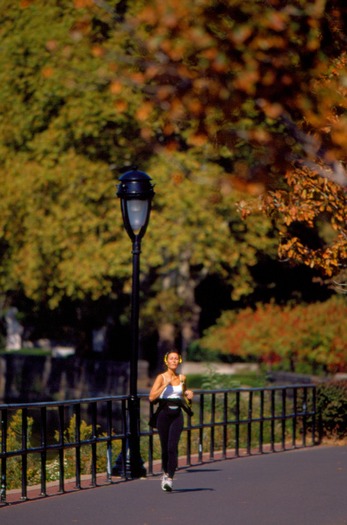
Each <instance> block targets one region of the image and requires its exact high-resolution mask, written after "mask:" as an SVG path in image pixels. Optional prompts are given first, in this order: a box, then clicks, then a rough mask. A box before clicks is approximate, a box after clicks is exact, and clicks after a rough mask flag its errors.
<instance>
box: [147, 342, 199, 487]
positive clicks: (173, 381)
mask: <svg viewBox="0 0 347 525" xmlns="http://www.w3.org/2000/svg"><path fill="white" fill-rule="evenodd" d="M164 363H165V365H166V371H165V372H164V373H163V374H159V375H158V376H157V377H156V379H155V381H154V383H153V386H152V389H151V391H150V393H149V400H150V402H151V403H157V402H159V407H158V409H157V411H156V414H155V416H156V423H155V426H156V427H157V429H158V433H159V437H160V444H161V460H162V469H163V476H162V479H161V488H162V489H163V490H164V491H166V492H171V490H172V482H173V477H174V474H175V471H176V469H177V464H178V443H179V439H180V436H181V432H182V430H183V413H182V409H183V410H185V411H186V412H187V413H188V414H189V415H192V412H191V409H190V401H191V400H192V399H193V395H194V394H193V392H192V391H191V390H187V385H186V377H185V376H184V375H183V374H177V368H178V366H179V365H180V364H181V363H182V357H181V355H180V354H179V353H178V352H176V351H175V350H172V351H170V352H168V353H167V354H166V355H165V357H164Z"/></svg>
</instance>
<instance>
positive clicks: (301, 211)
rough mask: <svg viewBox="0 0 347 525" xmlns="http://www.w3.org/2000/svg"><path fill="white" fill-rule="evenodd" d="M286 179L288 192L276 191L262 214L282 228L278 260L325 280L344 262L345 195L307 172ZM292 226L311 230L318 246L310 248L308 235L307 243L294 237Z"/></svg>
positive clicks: (346, 256)
mask: <svg viewBox="0 0 347 525" xmlns="http://www.w3.org/2000/svg"><path fill="white" fill-rule="evenodd" d="M286 178H287V182H288V184H289V185H290V187H291V191H284V190H282V191H279V190H278V191H275V192H271V193H269V194H268V195H267V196H266V197H265V198H264V211H266V213H268V214H269V215H271V216H274V217H275V218H276V220H277V223H278V226H279V227H280V228H281V226H280V225H281V224H282V232H281V243H280V246H279V256H280V257H281V258H283V259H287V258H289V259H291V260H294V261H296V262H299V263H302V264H305V265H308V266H310V267H311V268H314V267H315V268H317V269H320V270H321V271H322V272H323V273H324V274H326V275H328V276H331V275H334V274H336V273H338V272H339V271H340V268H341V264H343V261H347V196H346V193H345V192H344V190H343V189H342V188H341V187H339V186H337V185H336V184H334V183H333V182H331V181H329V180H327V179H325V178H322V177H319V176H318V175H316V174H315V173H313V172H311V171H309V170H308V169H302V170H299V169H297V170H293V171H289V172H288V173H287V175H286ZM293 224H296V225H298V224H301V225H303V226H305V227H307V226H308V227H309V228H311V229H312V235H313V237H315V236H316V235H317V234H318V235H319V236H320V246H315V247H314V246H312V245H310V242H309V239H307V233H306V239H305V236H303V238H301V237H300V235H293V233H291V227H292V225H293ZM296 228H297V226H296ZM302 231H304V230H302ZM325 232H329V233H328V234H327V233H325Z"/></svg>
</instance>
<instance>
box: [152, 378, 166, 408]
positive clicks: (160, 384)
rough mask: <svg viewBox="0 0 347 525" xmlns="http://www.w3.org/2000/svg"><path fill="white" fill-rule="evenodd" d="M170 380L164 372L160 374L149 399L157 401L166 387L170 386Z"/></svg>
mask: <svg viewBox="0 0 347 525" xmlns="http://www.w3.org/2000/svg"><path fill="white" fill-rule="evenodd" d="M168 384H169V381H168V380H167V378H166V376H165V375H164V374H159V375H158V376H157V377H156V379H155V381H154V383H153V386H152V388H151V391H150V393H149V396H148V397H149V400H150V402H151V403H152V402H153V401H155V400H156V399H157V398H158V397H159V396H160V394H161V393H162V392H164V390H165V388H166V387H167V386H168Z"/></svg>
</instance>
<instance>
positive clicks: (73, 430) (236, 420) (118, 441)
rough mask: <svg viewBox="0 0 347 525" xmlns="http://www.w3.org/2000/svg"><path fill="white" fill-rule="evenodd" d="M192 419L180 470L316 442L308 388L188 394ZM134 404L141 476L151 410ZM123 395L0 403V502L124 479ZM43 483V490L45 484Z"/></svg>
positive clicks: (150, 446) (155, 451) (149, 444)
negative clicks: (15, 495) (14, 493)
mask: <svg viewBox="0 0 347 525" xmlns="http://www.w3.org/2000/svg"><path fill="white" fill-rule="evenodd" d="M194 399H195V401H194V404H193V411H194V415H193V416H192V417H188V418H187V419H186V421H185V426H184V430H183V435H182V438H181V442H180V450H179V454H180V467H187V466H192V465H195V464H200V463H203V462H205V461H214V460H216V459H228V458H233V457H238V456H240V455H250V454H263V453H269V452H277V451H284V450H288V449H293V448H299V447H307V446H314V445H316V444H317V443H318V442H319V440H320V432H319V414H317V410H316V387H315V386H314V385H307V384H305V385H290V386H281V387H267V388H240V389H229V390H198V391H195V398H194ZM139 401H140V414H141V421H140V426H139V427H140V429H139V432H140V443H141V454H142V458H143V459H144V461H145V462H146V468H147V473H148V474H149V475H155V474H157V473H159V472H160V461H156V460H158V459H159V458H160V446H159V436H158V434H157V431H155V430H153V429H151V428H150V427H148V420H149V417H150V413H151V411H152V410H153V409H152V406H151V405H150V404H149V403H148V398H147V396H145V395H140V396H139ZM128 403H129V396H109V397H100V398H87V399H79V400H72V401H61V402H47V403H24V404H3V405H0V412H1V427H0V438H1V440H0V443H1V448H0V468H1V483H0V503H1V504H6V501H7V493H8V490H9V489H13V488H16V489H19V490H20V491H21V499H22V500H26V499H28V490H29V489H30V487H32V486H33V485H39V487H40V489H39V490H40V494H41V495H42V496H47V495H48V491H47V485H48V483H49V482H50V481H54V482H55V487H56V492H60V493H61V492H64V491H65V485H66V483H67V480H69V483H71V480H73V484H74V487H75V489H77V490H78V489H81V488H83V483H82V478H83V480H84V478H85V475H86V474H87V475H88V479H89V486H93V487H95V486H96V485H97V483H98V477H97V475H98V473H99V472H103V473H105V476H106V482H108V483H113V482H114V481H115V479H116V478H115V475H119V474H120V475H121V476H123V477H124V478H127V477H128V453H129V451H128V439H129V435H130V434H129V433H130V430H129V422H128ZM50 485H51V484H50Z"/></svg>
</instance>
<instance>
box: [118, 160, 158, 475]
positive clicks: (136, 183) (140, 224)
mask: <svg viewBox="0 0 347 525" xmlns="http://www.w3.org/2000/svg"><path fill="white" fill-rule="evenodd" d="M119 181H120V184H119V185H118V189H117V196H118V197H119V198H120V199H121V209H122V217H123V223H124V227H125V230H126V231H127V233H128V235H129V237H130V239H131V240H132V271H133V273H132V293H131V321H130V326H131V353H130V388H129V394H130V396H129V403H128V411H129V441H128V442H129V455H130V475H131V477H132V478H139V477H144V476H145V475H146V469H145V468H144V465H143V460H142V458H141V452H140V403H139V398H138V393H137V376H138V353H139V288H140V253H141V240H142V238H143V236H144V234H145V232H146V229H147V225H148V222H149V215H150V211H151V202H152V198H153V195H154V190H153V185H152V183H151V178H150V177H149V176H148V175H147V174H146V173H144V172H142V171H138V170H136V169H135V170H132V171H128V172H126V173H124V174H123V175H122V176H121V177H120V178H119Z"/></svg>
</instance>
